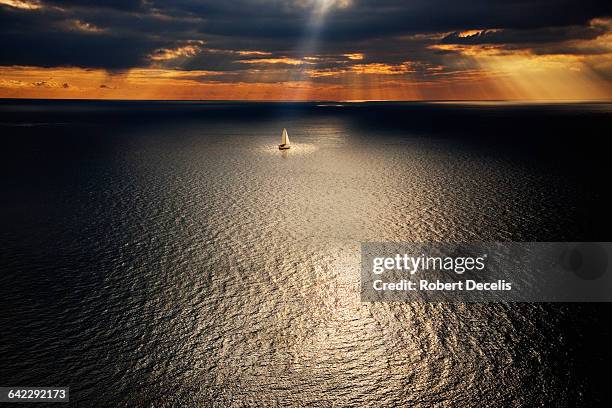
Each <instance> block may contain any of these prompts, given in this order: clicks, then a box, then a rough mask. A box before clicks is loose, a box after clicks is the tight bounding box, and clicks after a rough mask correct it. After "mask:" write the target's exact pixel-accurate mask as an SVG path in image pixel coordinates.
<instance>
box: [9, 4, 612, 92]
mask: <svg viewBox="0 0 612 408" xmlns="http://www.w3.org/2000/svg"><path fill="white" fill-rule="evenodd" d="M61 3H62V2H53V1H49V2H47V1H33V0H28V1H26V0H0V13H1V14H3V15H4V18H5V19H8V21H11V19H15V20H18V21H20V22H21V23H19V25H15V26H13V25H10V24H9V26H8V27H5V28H3V29H2V30H5V31H6V32H7V36H8V40H10V41H11V44H12V45H11V46H10V47H8V48H7V49H6V50H3V51H2V59H1V60H0V97H3V98H93V99H98V98H100V99H226V100H236V99H248V100H311V99H315V100H328V99H329V100H353V99H358V100H368V99H376V100H380V99H382V100H415V99H435V100H441V99H448V100H456V99H477V100H479V99H509V100H514V99H520V100H556V99H559V100H606V99H610V98H611V97H612V19H611V18H610V17H609V16H606V15H603V14H600V15H593V16H590V18H589V19H588V20H586V21H584V23H583V24H580V23H579V22H578V21H575V22H574V21H570V22H568V24H567V25H565V26H563V25H559V24H556V25H554V26H553V25H550V24H549V23H547V22H546V21H542V22H538V21H535V22H534V23H533V24H531V25H532V26H534V27H533V28H531V27H529V28H520V27H519V28H515V27H511V25H512V24H510V23H505V25H506V26H507V27H505V26H504V25H503V24H501V23H500V24H499V26H494V27H490V28H486V29H484V28H473V27H469V26H465V27H462V28H461V29H454V30H453V29H451V28H452V27H453V26H455V27H456V24H446V23H444V21H443V20H441V22H440V23H439V24H438V26H439V27H431V28H427V27H423V28H421V29H419V30H418V32H415V29H411V28H410V27H404V26H398V27H397V28H394V29H393V30H391V29H390V28H389V29H388V28H385V29H384V30H383V28H381V30H383V31H385V34H384V35H383V34H382V31H381V32H380V33H377V32H372V33H369V31H367V30H370V29H369V28H368V27H369V26H368V25H367V24H366V22H367V21H368V17H367V14H365V15H364V12H365V11H366V10H367V9H368V7H366V6H365V5H363V4H361V3H357V2H351V1H348V0H342V1H340V0H338V1H329V0H326V1H322V0H311V1H297V0H296V1H288V0H287V1H284V2H282V3H283V4H284V6H283V8H282V9H281V10H280V11H276V10H274V12H278V13H279V15H278V20H268V18H267V17H265V15H264V14H261V15H259V14H257V15H253V16H252V19H253V20H256V21H255V22H253V27H259V28H257V30H258V31H253V33H250V32H248V27H246V28H245V27H243V26H244V24H246V22H242V23H241V20H240V19H241V18H243V17H242V16H241V15H238V14H236V15H233V14H232V13H231V12H229V11H227V13H229V14H228V17H227V18H229V19H235V20H236V27H237V28H231V29H230V28H223V27H218V28H217V27H211V23H210V22H209V21H208V19H207V16H206V13H205V12H204V11H202V13H200V14H198V13H196V12H190V13H187V14H185V13H182V12H180V11H179V10H177V9H174V8H172V7H170V6H168V7H166V8H164V7H152V6H151V7H149V6H147V4H144V3H140V2H138V6H134V7H135V8H134V9H129V8H128V7H127V6H126V7H118V8H116V9H112V8H111V9H112V10H111V9H109V8H108V7H102V6H100V8H96V6H87V7H74V8H73V7H70V6H67V5H63V4H61ZM215 7H217V6H215ZM245 7H247V8H248V7H255V3H253V2H251V1H245ZM262 7H264V6H262ZM370 7H372V10H375V11H376V12H384V10H383V11H378V10H377V9H375V8H374V7H375V5H373V6H370ZM219 8H220V9H223V7H221V6H219ZM264 8H265V7H264ZM362 9H363V10H362ZM224 10H225V9H224ZM270 10H272V9H270ZM270 12H272V11H270ZM372 12H374V11H372ZM106 14H108V16H106ZM111 16H112V19H111V18H110V17H111ZM134 18H137V20H134V26H131V25H130V23H129V21H131V20H133V19H134ZM362 20H363V21H362ZM27 21H31V22H30V23H29V24H31V25H30V26H29V28H28V25H27V24H28V23H27ZM228 21H229V20H228ZM232 21H233V20H232ZM23 22H26V23H23ZM264 22H265V23H264ZM275 22H278V23H279V24H280V27H285V26H286V27H287V29H286V30H289V31H286V33H287V34H288V35H283V30H282V29H280V30H279V29H277V28H276V27H275V26H274V23H275ZM286 22H287V24H285V23H286ZM289 23H291V25H289ZM228 24H229V22H228ZM241 24H242V25H241ZM445 25H446V26H447V27H448V28H447V29H446V30H444V29H443V28H444V27H445ZM241 27H242V28H241ZM345 27H346V28H345ZM30 30H33V31H36V32H39V34H36V35H34V34H32V33H30ZM207 30H210V32H207ZM266 30H270V31H266ZM360 30H364V31H363V32H362V31H360ZM225 31H227V32H225ZM387 32H388V33H387ZM162 33H163V34H162ZM352 37H354V39H353V40H352V41H348V39H350V38H352ZM39 43H40V47H38V48H33V46H34V44H36V45H38V44H39ZM28 47H29V48H28Z"/></svg>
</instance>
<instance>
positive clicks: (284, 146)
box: [278, 144, 291, 150]
mask: <svg viewBox="0 0 612 408" xmlns="http://www.w3.org/2000/svg"><path fill="white" fill-rule="evenodd" d="M290 148H291V146H287V145H284V144H282V145H278V150H288V149H290Z"/></svg>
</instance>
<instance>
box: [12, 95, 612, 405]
mask: <svg viewBox="0 0 612 408" xmlns="http://www.w3.org/2000/svg"><path fill="white" fill-rule="evenodd" d="M611 119H612V105H611V104H551V105H534V104H531V105H525V104H507V103H506V104H496V103H486V104H469V103H464V104H462V103H455V104H441V103H428V104H427V103H403V104H399V103H398V104H385V103H363V104H335V103H319V104H317V103H308V104H278V103H231V102H223V103H212V102H211V103H196V102H92V101H89V102H88V101H82V102H76V101H74V102H68V101H56V102H51V101H13V100H5V101H1V102H0V135H1V136H0V141H1V143H2V148H1V149H0V161H1V163H0V166H1V167H0V169H1V170H2V175H3V177H2V184H1V187H0V210H1V211H0V218H1V225H2V229H1V230H0V244H1V254H0V257H1V258H0V259H1V263H0V267H1V271H0V302H1V305H2V307H1V314H0V327H1V330H2V334H1V336H0V386H70V400H71V405H74V406H203V407H208V406H216V407H225V406H262V407H263V406H265V407H270V406H292V407H293V406H295V407H298V406H312V407H340V406H355V407H370V406H371V407H393V406H416V407H421V406H422V407H427V406H432V405H436V406H487V407H496V406H500V407H501V406H567V407H574V406H597V405H602V404H603V401H604V400H605V396H606V393H605V391H606V387H608V382H609V381H608V379H607V378H605V377H602V374H601V373H600V372H601V370H608V368H609V365H610V362H611V361H612V360H611V359H610V357H611V355H610V351H609V347H610V346H609V344H610V341H611V340H612V336H611V335H610V326H609V316H610V313H611V311H612V310H611V309H610V307H608V305H605V304H435V303H425V302H422V303H418V302H415V303H361V301H360V294H359V260H360V252H359V251H360V243H361V242H363V241H400V242H402V241H403V242H427V241H441V242H477V241H564V240H570V241H586V240H599V241H610V238H612V236H611V234H610V232H609V231H610V230H609V224H610V223H609V218H610V217H609V200H608V196H609V193H608V190H609V189H610V183H609V179H608V178H609V175H610V171H609V170H610V167H611V166H610V162H609V161H610V158H609V157H610V154H609V152H610V151H609V147H608V146H609V142H606V140H607V139H609V137H610V135H612V121H611ZM283 127H286V128H287V129H288V130H289V135H290V137H291V141H292V144H293V148H292V149H291V150H289V151H287V152H284V153H282V152H279V150H278V148H277V144H278V143H279V140H280V132H281V130H282V128H283Z"/></svg>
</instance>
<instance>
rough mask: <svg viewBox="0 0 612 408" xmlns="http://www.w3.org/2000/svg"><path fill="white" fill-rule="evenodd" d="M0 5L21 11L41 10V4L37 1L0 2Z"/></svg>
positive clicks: (16, 0) (4, 0)
mask: <svg viewBox="0 0 612 408" xmlns="http://www.w3.org/2000/svg"><path fill="white" fill-rule="evenodd" d="M0 4H2V5H5V6H9V7H13V8H18V9H23V10H37V9H39V8H42V4H41V2H40V1H39V0H0Z"/></svg>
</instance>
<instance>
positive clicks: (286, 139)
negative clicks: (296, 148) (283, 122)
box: [281, 129, 289, 146]
mask: <svg viewBox="0 0 612 408" xmlns="http://www.w3.org/2000/svg"><path fill="white" fill-rule="evenodd" d="M281 145H285V146H289V134H287V129H283V136H282V138H281Z"/></svg>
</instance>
